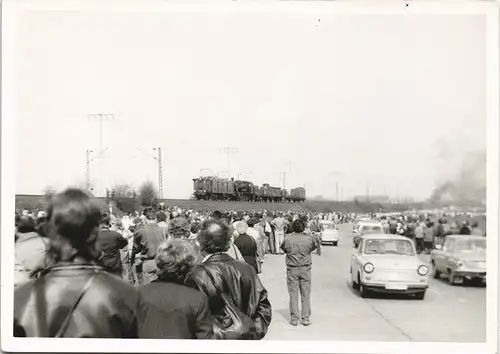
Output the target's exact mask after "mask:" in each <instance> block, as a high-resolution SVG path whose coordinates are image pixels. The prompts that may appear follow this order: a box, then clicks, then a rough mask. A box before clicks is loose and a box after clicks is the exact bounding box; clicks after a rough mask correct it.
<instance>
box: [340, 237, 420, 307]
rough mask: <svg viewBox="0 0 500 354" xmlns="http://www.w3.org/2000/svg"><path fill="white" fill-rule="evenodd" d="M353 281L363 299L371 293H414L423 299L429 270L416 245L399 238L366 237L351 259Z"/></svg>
mask: <svg viewBox="0 0 500 354" xmlns="http://www.w3.org/2000/svg"><path fill="white" fill-rule="evenodd" d="M350 272H351V282H352V287H353V288H354V289H357V290H359V293H360V295H361V297H367V296H368V295H369V294H370V293H371V292H379V293H402V294H414V295H415V297H416V298H417V299H419V300H423V299H424V297H425V292H426V290H427V287H428V284H429V279H428V278H429V274H428V273H429V267H427V266H426V265H425V264H423V263H422V262H421V261H420V259H419V258H418V256H417V253H416V251H415V246H414V244H413V242H412V241H411V240H409V239H408V238H407V237H404V236H399V235H387V234H379V235H366V236H364V237H363V238H362V239H361V241H360V243H359V245H358V247H357V248H356V249H354V250H353V253H352V257H351V269H350Z"/></svg>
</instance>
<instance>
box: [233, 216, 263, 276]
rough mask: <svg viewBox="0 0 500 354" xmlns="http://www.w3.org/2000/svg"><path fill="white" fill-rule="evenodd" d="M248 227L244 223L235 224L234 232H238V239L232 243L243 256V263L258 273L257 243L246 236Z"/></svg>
mask: <svg viewBox="0 0 500 354" xmlns="http://www.w3.org/2000/svg"><path fill="white" fill-rule="evenodd" d="M247 230H248V225H247V223H246V222H244V221H238V222H237V223H236V231H237V232H238V238H237V239H236V240H235V241H234V245H235V246H236V247H238V249H239V250H240V252H241V255H242V256H243V259H244V260H245V262H247V263H248V264H250V265H251V266H252V268H253V269H255V271H256V272H257V273H259V270H258V267H257V243H256V242H255V240H254V239H253V238H252V236H249V235H248V234H247Z"/></svg>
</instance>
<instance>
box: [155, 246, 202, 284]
mask: <svg viewBox="0 0 500 354" xmlns="http://www.w3.org/2000/svg"><path fill="white" fill-rule="evenodd" d="M196 258H197V257H196V251H195V249H194V247H193V246H192V245H191V243H190V242H189V241H186V240H180V239H174V240H169V241H166V242H164V243H162V244H161V245H160V247H158V251H157V252H156V257H155V261H156V268H157V270H156V274H157V275H158V279H160V280H163V281H171V282H175V283H181V284H182V283H184V279H185V278H186V275H187V274H188V273H189V272H190V271H191V270H192V269H193V267H194V266H195V264H196Z"/></svg>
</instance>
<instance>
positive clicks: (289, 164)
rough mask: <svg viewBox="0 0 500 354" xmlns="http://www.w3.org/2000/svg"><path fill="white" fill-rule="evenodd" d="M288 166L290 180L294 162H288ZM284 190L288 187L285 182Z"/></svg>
mask: <svg viewBox="0 0 500 354" xmlns="http://www.w3.org/2000/svg"><path fill="white" fill-rule="evenodd" d="M287 164H288V178H289V179H290V176H291V175H292V161H288V163H287ZM290 188H291V186H290ZM283 189H286V185H285V184H284V182H283Z"/></svg>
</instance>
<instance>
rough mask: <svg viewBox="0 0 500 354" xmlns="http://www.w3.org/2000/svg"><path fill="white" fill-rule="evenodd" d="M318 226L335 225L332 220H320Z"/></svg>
mask: <svg viewBox="0 0 500 354" xmlns="http://www.w3.org/2000/svg"><path fill="white" fill-rule="evenodd" d="M319 223H320V224H335V223H334V222H333V221H332V220H320V221H319Z"/></svg>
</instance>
